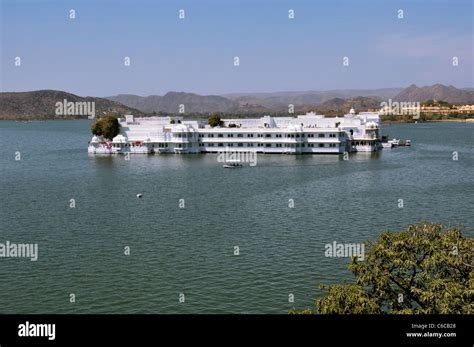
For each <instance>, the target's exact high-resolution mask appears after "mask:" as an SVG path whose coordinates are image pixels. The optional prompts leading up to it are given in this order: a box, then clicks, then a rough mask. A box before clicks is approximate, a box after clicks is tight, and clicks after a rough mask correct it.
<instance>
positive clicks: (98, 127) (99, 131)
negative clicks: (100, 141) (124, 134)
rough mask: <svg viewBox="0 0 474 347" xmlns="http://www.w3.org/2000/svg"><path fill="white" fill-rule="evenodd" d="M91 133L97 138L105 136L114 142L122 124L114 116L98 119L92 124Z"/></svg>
mask: <svg viewBox="0 0 474 347" xmlns="http://www.w3.org/2000/svg"><path fill="white" fill-rule="evenodd" d="M91 131H92V134H94V135H96V136H103V137H105V138H106V139H109V140H112V139H113V138H114V137H115V136H117V135H118V134H119V133H120V123H119V122H118V119H117V118H116V117H114V116H105V117H102V118H99V119H96V120H95V121H94V122H93V123H92V125H91Z"/></svg>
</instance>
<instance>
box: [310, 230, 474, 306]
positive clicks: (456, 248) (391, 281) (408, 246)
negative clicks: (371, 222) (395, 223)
mask: <svg viewBox="0 0 474 347" xmlns="http://www.w3.org/2000/svg"><path fill="white" fill-rule="evenodd" d="M367 246H368V247H367ZM367 246H366V250H367V251H366V254H365V259H364V260H363V261H358V260H357V259H356V258H353V260H352V262H351V264H350V265H349V270H350V271H351V272H352V273H353V274H354V275H355V283H352V284H336V285H330V286H323V287H322V288H323V289H326V290H328V296H327V297H325V298H322V299H318V300H316V307H317V310H318V312H319V313H323V314H326V313H337V314H348V313H353V314H358V313H368V314H370V313H393V314H414V313H424V314H448V313H457V314H473V313H474V272H473V261H474V259H473V258H474V254H473V253H474V240H473V239H470V238H464V237H463V236H462V234H461V231H460V230H459V229H457V228H445V227H444V226H442V225H439V224H430V223H419V224H415V225H409V226H408V227H407V229H406V230H404V231H401V232H389V231H386V232H384V233H383V234H382V235H381V236H380V237H379V239H378V240H377V241H376V242H375V243H369V244H367Z"/></svg>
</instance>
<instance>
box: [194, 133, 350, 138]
mask: <svg viewBox="0 0 474 347" xmlns="http://www.w3.org/2000/svg"><path fill="white" fill-rule="evenodd" d="M216 135H217V137H225V136H224V134H216ZM234 135H237V136H236V137H244V134H227V137H234ZM246 135H247V136H246V137H254V136H253V135H254V134H246ZM272 135H273V134H265V136H264V134H257V137H267V138H274V137H275V138H280V137H286V138H295V137H314V135H315V134H284V135H285V136H283V134H275V136H272ZM317 135H318V137H326V134H324V133H323V134H321V133H320V134H317ZM339 136H340V137H345V136H346V135H345V133H343V132H341V133H339ZM199 137H214V134H199ZM328 137H337V134H333V133H331V134H328Z"/></svg>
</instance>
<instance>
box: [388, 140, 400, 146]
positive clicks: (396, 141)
mask: <svg viewBox="0 0 474 347" xmlns="http://www.w3.org/2000/svg"><path fill="white" fill-rule="evenodd" d="M389 142H392V144H393V146H394V147H396V146H398V145H399V144H400V139H393V140H392V141H389Z"/></svg>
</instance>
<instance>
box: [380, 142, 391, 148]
mask: <svg viewBox="0 0 474 347" xmlns="http://www.w3.org/2000/svg"><path fill="white" fill-rule="evenodd" d="M382 147H383V148H392V147H393V143H392V142H391V141H388V142H382Z"/></svg>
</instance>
